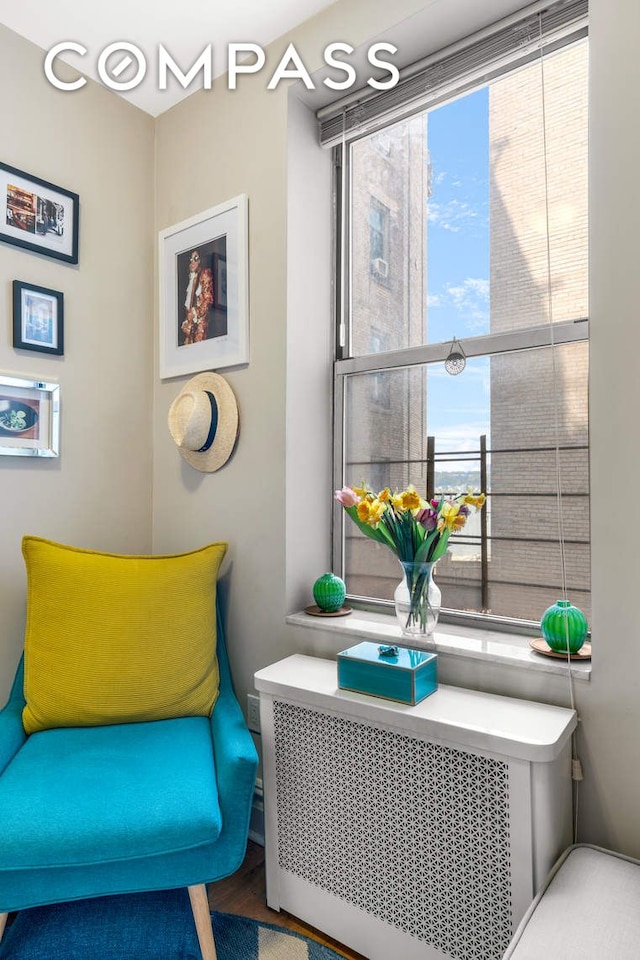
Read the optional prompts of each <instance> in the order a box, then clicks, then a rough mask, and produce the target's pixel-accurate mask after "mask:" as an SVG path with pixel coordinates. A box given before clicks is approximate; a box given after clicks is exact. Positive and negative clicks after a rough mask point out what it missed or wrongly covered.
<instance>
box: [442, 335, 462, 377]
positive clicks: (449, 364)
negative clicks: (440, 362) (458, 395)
mask: <svg viewBox="0 0 640 960" xmlns="http://www.w3.org/2000/svg"><path fill="white" fill-rule="evenodd" d="M466 365H467V358H466V356H465V353H464V350H463V349H462V344H461V343H460V341H459V340H456V338H455V337H454V338H453V340H452V341H451V350H449V356H448V357H447V359H446V360H445V362H444V368H445V370H446V371H447V373H450V374H451V376H452V377H457V375H458V374H459V373H462V371H463V370H464V368H465V367H466Z"/></svg>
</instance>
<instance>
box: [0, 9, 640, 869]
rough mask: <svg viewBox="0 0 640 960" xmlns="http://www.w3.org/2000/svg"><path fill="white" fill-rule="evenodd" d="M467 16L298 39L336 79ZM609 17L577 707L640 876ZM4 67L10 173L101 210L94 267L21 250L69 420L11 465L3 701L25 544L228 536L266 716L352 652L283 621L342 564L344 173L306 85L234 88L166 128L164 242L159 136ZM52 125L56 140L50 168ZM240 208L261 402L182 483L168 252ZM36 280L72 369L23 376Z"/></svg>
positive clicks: (140, 120) (627, 35)
mask: <svg viewBox="0 0 640 960" xmlns="http://www.w3.org/2000/svg"><path fill="white" fill-rule="evenodd" d="M464 6H465V4H464V3H462V0H461V2H460V3H458V2H457V0H448V3H447V4H442V3H438V4H426V5H425V4H419V3H409V2H400V3H397V4H395V5H394V6H393V8H389V6H388V4H386V3H382V2H364V0H341V2H340V3H337V4H335V5H333V6H332V7H330V8H329V9H328V10H327V11H326V12H325V13H324V14H322V15H320V16H318V17H317V18H315V19H314V20H312V21H310V22H309V23H307V24H305V25H304V26H303V27H302V28H301V29H300V31H299V32H297V33H295V34H294V35H293V37H294V39H295V40H296V42H299V44H300V51H301V52H302V54H303V56H305V57H307V54H308V59H309V62H312V61H313V60H314V58H316V63H319V52H318V51H321V50H322V45H323V44H324V43H327V42H329V41H331V40H336V39H347V40H352V41H353V42H360V41H364V40H368V39H369V38H370V37H374V36H377V35H380V34H383V35H384V34H388V35H390V34H391V32H392V27H394V25H395V24H396V23H398V22H400V21H401V20H402V19H403V18H405V17H409V16H410V15H411V14H412V13H413V12H414V11H415V10H417V9H418V8H420V7H422V8H424V13H425V15H428V16H431V13H433V17H434V18H436V16H440V17H441V18H442V17H445V19H446V15H447V14H449V20H450V23H449V25H448V27H447V30H448V37H449V39H453V38H454V37H455V34H456V30H457V32H458V34H460V33H461V32H466V31H465V27H467V28H471V27H472V26H473V24H471V22H470V21H469V20H468V19H465V18H463V17H461V16H460V17H456V13H459V12H460V11H461V10H462V8H463V7H464ZM503 6H504V4H503ZM513 6H515V4H513ZM591 6H592V33H591V37H592V39H591V89H592V112H591V188H590V189H591V199H590V209H591V237H592V256H591V277H592V291H591V316H592V331H591V332H592V360H591V393H590V404H591V443H592V494H593V498H592V500H593V517H592V537H593V561H592V570H593V631H594V660H593V669H594V672H593V679H592V681H591V683H590V684H585V683H579V684H577V685H576V687H577V690H576V696H577V702H578V707H579V710H580V714H581V719H582V723H581V734H580V753H581V756H582V760H583V763H584V767H585V781H584V783H583V785H582V787H581V792H580V820H581V839H583V840H591V841H594V842H599V843H603V844H606V845H610V846H612V847H615V848H617V849H620V850H622V851H624V852H625V853H627V854H632V855H636V856H638V855H640V822H639V821H638V817H637V807H638V801H639V799H640V763H638V759H639V757H638V745H637V743H638V726H639V725H640V698H638V694H637V687H638V682H637V676H638V671H639V667H640V664H639V660H640V655H639V653H638V651H639V649H640V644H639V642H638V626H637V601H636V594H637V584H636V580H637V574H636V571H637V566H638V565H637V561H636V556H635V555H636V539H637V537H636V525H637V523H636V516H635V513H634V508H635V503H634V500H633V499H632V498H633V495H634V492H635V489H634V485H635V483H636V478H637V477H638V476H639V475H640V454H639V453H638V448H637V445H636V444H635V443H634V442H633V439H634V437H635V432H636V431H635V418H636V411H638V410H640V380H639V378H638V377H637V375H636V373H635V367H634V360H633V358H634V357H635V355H636V354H637V353H638V352H639V348H640V325H639V324H638V323H637V304H638V299H639V298H638V281H637V276H638V271H637V267H636V262H635V261H636V259H637V254H636V251H637V223H638V222H639V220H640V193H639V192H638V190H637V171H638V169H640V132H639V131H638V128H637V125H636V124H634V123H633V122H632V120H633V117H634V115H635V104H636V99H637V91H638V89H639V88H640V64H639V63H638V59H637V57H636V55H635V54H636V46H637V42H638V39H640V8H638V6H637V3H636V0H592V4H591ZM466 7H467V9H469V4H466ZM487 8H488V4H487V5H486V7H485V6H484V5H483V9H484V10H485V12H487ZM492 9H495V10H497V9H498V6H496V7H495V8H492ZM443 10H444V13H443V12H442V11H443ZM451 14H453V16H452V15H451ZM434 22H435V20H434ZM405 26H409V27H411V22H410V21H408V22H407V24H406V25H405ZM445 33H446V31H445ZM417 35H418V34H417V31H416V30H413V31H412V36H413V37H414V38H415V37H416V36H417ZM434 36H435V34H434V33H431V32H430V31H429V30H426V31H423V32H422V34H420V37H422V38H424V42H429V38H433V37H434ZM443 36H444V34H443ZM413 42H414V43H415V42H416V41H415V39H414V40H413ZM278 49H279V50H280V49H282V45H281V44H280V45H279V46H278ZM0 65H1V66H0V71H1V76H2V80H3V81H4V82H3V89H5V90H11V91H12V92H13V93H14V99H13V100H12V101H11V102H10V105H9V101H8V100H7V99H5V101H4V105H2V106H0V120H1V121H2V129H3V130H4V131H7V130H14V131H15V136H14V137H9V138H8V137H6V136H5V137H4V138H3V142H4V147H3V156H2V159H3V160H5V161H6V162H10V163H13V164H14V165H16V166H19V167H22V168H24V169H26V170H31V171H33V172H34V173H41V174H42V175H44V176H45V177H49V178H50V179H51V180H53V181H54V182H58V183H60V184H62V185H65V186H68V187H70V188H72V189H75V190H77V191H78V192H79V193H80V195H81V200H82V204H83V206H82V211H83V212H82V227H81V262H80V267H79V268H78V269H74V268H69V267H64V266H62V265H60V266H58V265H56V264H55V263H54V262H53V261H51V262H49V261H47V260H45V259H44V258H39V257H34V256H32V255H28V254H25V253H22V252H20V251H14V250H13V249H12V248H11V247H5V246H4V245H2V247H1V248H0V272H1V273H2V279H3V281H4V284H5V297H6V300H5V316H6V327H7V330H6V336H5V337H3V338H0V368H2V369H4V370H5V371H6V372H18V371H25V372H26V371H32V372H34V373H37V374H38V375H41V376H43V377H44V376H45V375H46V376H47V377H52V371H54V370H55V373H56V375H57V377H58V379H59V380H60V383H61V385H62V399H63V455H62V457H61V458H60V460H59V461H57V462H52V463H49V464H44V463H43V464H39V463H26V464H23V463H21V462H18V460H11V459H10V458H1V459H2V461H3V462H0V484H1V485H2V493H3V501H5V502H7V501H8V502H9V503H10V504H11V507H10V509H9V510H8V511H6V513H5V516H4V517H3V528H2V533H3V535H2V538H1V540H0V565H1V568H2V573H3V577H2V584H1V587H0V591H1V594H0V604H1V608H2V611H3V614H4V616H3V630H4V634H3V637H2V640H1V641H0V667H1V669H2V675H1V677H0V679H1V680H2V682H3V684H5V686H6V678H7V670H8V668H9V665H11V666H13V663H14V662H15V659H16V656H17V651H18V648H19V646H20V635H21V629H22V619H23V604H24V592H23V591H24V583H23V570H22V563H21V560H20V556H19V541H20V537H21V535H22V534H23V533H24V532H32V533H41V534H44V535H50V536H54V537H58V538H59V539H62V540H66V541H70V542H77V543H81V544H87V545H91V546H96V547H106V548H111V549H122V550H139V549H148V548H149V546H150V545H151V546H152V547H153V549H154V550H155V551H161V550H168V549H170V550H173V549H182V548H188V547H191V546H195V545H199V544H201V543H204V542H206V541H208V540H213V539H219V538H224V539H227V540H229V542H230V544H231V547H230V552H229V558H228V560H227V562H226V566H225V573H224V578H223V589H224V591H225V593H226V594H227V598H228V618H229V627H230V631H229V633H230V639H231V642H232V645H233V647H232V661H233V665H234V672H235V679H236V685H237V688H238V693H239V695H240V698H241V700H242V701H244V695H245V693H246V691H247V690H248V689H250V687H251V677H252V674H253V672H254V671H255V670H256V669H258V668H259V667H261V666H263V665H264V664H266V663H268V662H269V661H273V660H275V659H277V658H279V657H281V656H284V655H286V654H288V653H291V652H294V651H299V650H301V651H304V652H312V653H316V654H319V655H330V654H331V653H335V651H336V650H337V649H340V647H341V646H342V644H340V642H339V641H336V640H333V639H331V637H330V636H329V635H328V634H327V635H325V634H323V633H322V632H316V631H306V630H302V629H295V628H293V627H290V626H286V625H285V623H284V616H285V613H286V612H287V611H288V610H291V609H294V608H295V607H300V606H302V605H303V604H304V603H305V602H309V588H310V584H311V582H312V578H313V576H314V575H318V574H319V573H320V572H323V568H324V567H325V566H326V565H328V564H329V557H330V551H329V541H328V538H327V535H326V530H327V526H328V524H327V519H328V517H329V515H330V511H331V502H330V497H329V496H328V494H327V487H326V480H327V472H326V466H323V464H325V462H326V458H327V457H328V456H329V452H330V451H329V446H328V424H329V416H330V414H329V402H328V396H327V393H326V389H327V384H328V383H329V382H330V381H329V374H328V371H329V367H328V357H329V347H330V343H329V339H328V335H327V332H326V330H327V328H326V324H327V323H328V319H329V317H328V314H329V304H330V292H328V289H327V284H328V281H329V263H328V261H327V258H326V255H324V256H323V255H322V250H323V249H324V246H323V243H324V240H323V238H328V235H329V224H330V209H329V208H328V207H327V209H326V212H325V213H324V216H323V207H322V202H321V200H320V197H321V194H322V191H323V190H324V189H325V187H326V186H327V183H328V179H329V171H328V169H327V167H326V163H325V161H324V160H323V159H321V156H322V155H320V154H319V153H318V152H317V151H316V150H315V147H314V139H313V138H314V124H313V119H312V115H311V114H310V112H309V110H308V109H307V108H306V107H304V106H303V105H302V104H301V103H299V102H298V101H297V100H295V101H291V103H290V102H289V99H288V97H287V95H286V90H285V88H284V85H281V87H280V88H279V89H278V90H277V91H275V92H273V93H267V92H266V90H265V86H266V82H267V80H266V78H244V79H246V80H247V82H246V83H244V84H242V85H241V86H240V89H239V90H237V91H236V92H235V93H233V94H229V93H227V92H225V90H224V86H222V87H220V86H219V87H218V88H217V89H216V90H215V91H214V92H211V93H208V94H205V93H203V94H196V95H194V96H193V97H191V98H189V99H188V100H187V101H185V102H184V103H183V104H181V105H180V106H178V107H177V108H175V109H174V110H172V111H171V112H169V113H168V114H166V115H164V116H163V117H161V118H160V119H159V120H158V122H157V124H156V125H155V128H156V136H157V155H156V168H157V185H156V197H157V203H156V222H155V225H152V223H151V214H150V207H151V201H150V198H149V190H150V186H151V179H152V171H153V169H154V165H153V158H152V155H151V149H152V136H153V124H152V122H151V121H150V120H149V119H148V118H145V117H144V116H142V115H140V114H139V113H137V112H136V111H133V110H132V109H131V108H129V107H127V106H126V105H124V104H121V103H120V101H119V100H118V99H117V98H116V97H114V96H112V95H111V94H108V93H106V92H104V91H101V90H98V89H97V88H95V86H94V85H90V86H89V87H88V88H86V90H85V92H84V94H83V95H82V96H81V97H79V98H76V97H75V96H67V95H64V94H57V93H55V92H53V91H51V90H50V89H49V88H48V87H46V86H45V83H44V81H42V80H41V79H40V74H41V71H40V65H39V62H38V55H37V54H36V52H35V51H34V49H33V48H32V47H30V46H29V45H28V44H24V43H23V42H22V41H20V40H18V39H17V38H15V37H13V36H12V35H11V34H8V33H6V32H2V33H0ZM241 79H243V78H241ZM35 111H37V116H38V122H39V130H38V132H36V130H35V127H34V124H33V123H32V117H33V115H34V112H35ZM43 126H44V129H45V131H46V132H47V133H48V134H49V135H48V137H47V150H46V155H44V156H43V151H42V146H41V144H42V142H43V139H42V136H41V131H42V128H43ZM305 157H306V161H305ZM305 162H306V163H307V167H305ZM306 168H308V170H309V173H310V176H309V178H308V179H305V176H304V170H305V169H306ZM292 184H293V185H295V186H296V191H295V193H294V194H292V192H291V187H292ZM238 193H246V194H248V196H249V204H250V283H251V289H250V295H251V363H250V364H249V366H248V367H246V368H244V369H238V370H233V371H228V372H226V373H227V375H228V378H229V381H230V382H231V384H232V385H233V387H234V389H235V391H236V393H237V396H238V403H239V407H240V416H241V434H240V440H239V444H238V448H237V451H236V453H235V454H234V457H233V459H232V460H231V461H230V463H229V464H228V466H226V467H225V468H224V469H223V470H221V471H220V472H219V473H217V474H210V475H207V474H197V473H196V472H195V471H192V470H189V469H188V468H187V467H186V466H185V465H183V462H182V460H181V458H180V457H179V456H178V454H177V452H176V450H175V448H174V446H173V444H172V442H171V440H170V439H169V436H168V433H167V429H166V415H167V410H168V407H169V405H170V402H171V400H172V399H173V397H174V396H175V395H176V393H177V392H178V390H179V388H180V386H181V384H182V383H183V382H184V380H185V379H186V378H182V379H180V380H175V381H164V382H160V381H159V379H158V376H157V366H156V362H155V356H154V357H153V358H152V357H151V342H152V318H151V311H150V302H151V298H152V296H154V293H153V291H154V289H155V286H152V284H151V278H152V263H153V258H154V252H155V230H157V229H162V228H163V227H166V226H168V225H170V224H173V223H176V222H179V221H180V220H182V219H185V218H187V217H189V216H191V215H193V214H196V213H198V212H199V211H201V210H203V209H205V208H207V207H210V206H213V205H215V204H216V203H218V202H220V201H222V200H224V199H227V198H228V197H232V196H235V195H236V194H238ZM292 197H293V198H295V200H296V203H295V204H294V203H293V200H292ZM292 206H295V210H293V209H292ZM123 209H126V211H127V219H126V230H124V231H121V232H116V230H117V226H118V224H117V223H115V222H114V218H113V211H114V210H120V211H121V210H123ZM307 212H309V216H308V217H306V216H305V213H307ZM154 226H155V230H154ZM316 258H317V262H316ZM316 266H317V269H316ZM14 277H19V278H21V279H27V280H29V279H32V280H34V281H39V282H42V283H43V284H44V285H49V286H52V287H55V288H56V289H63V290H64V291H65V294H66V295H67V298H68V321H67V322H68V326H67V342H68V348H67V354H66V356H65V357H64V359H63V360H60V361H55V360H51V359H49V358H45V357H44V356H43V357H42V358H40V357H39V356H38V355H37V354H34V355H32V356H29V357H25V356H22V355H20V356H18V355H17V354H16V353H15V352H14V351H13V350H12V348H11V347H9V346H8V345H7V344H8V342H9V341H8V336H9V334H8V330H9V292H8V290H9V281H10V280H11V279H13V278H14ZM305 305H306V309H305ZM294 307H295V309H294ZM152 359H153V365H152ZM151 398H153V418H152V420H151V413H150V406H149V404H150V400H151ZM114 411H115V414H116V415H115V416H114ZM150 425H152V429H151V431H150V430H149V427H150ZM151 441H152V442H153V464H152V463H151V459H150V457H151ZM285 454H286V467H285ZM612 491H613V494H614V495H615V494H616V493H617V494H618V495H619V496H620V497H622V498H626V499H624V509H623V511H622V512H620V511H616V512H614V509H613V508H612V506H611V497H612ZM151 500H152V503H153V521H151V517H150V513H149V511H150V503H151ZM151 533H152V534H153V537H152V541H151ZM441 675H442V678H443V679H444V680H445V681H449V682H455V683H459V684H464V685H468V686H475V687H480V688H484V689H487V690H494V691H497V692H508V693H512V694H514V695H519V696H530V697H533V698H537V699H541V700H548V701H552V702H557V703H567V701H568V696H569V694H568V689H567V686H566V684H565V683H564V681H560V680H555V679H554V680H551V681H547V680H545V681H544V684H543V683H542V682H541V681H539V680H538V678H537V677H536V676H532V675H531V673H530V672H524V671H516V670H513V669H511V668H500V667H497V666H493V665H488V664H480V665H479V664H478V663H477V662H471V661H465V660H463V659H459V660H457V661H455V662H447V660H446V658H443V660H442V663H441Z"/></svg>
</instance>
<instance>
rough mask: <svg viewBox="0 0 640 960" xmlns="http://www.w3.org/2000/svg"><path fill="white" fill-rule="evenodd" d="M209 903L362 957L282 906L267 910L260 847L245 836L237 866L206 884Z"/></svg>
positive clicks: (344, 954) (357, 958) (351, 959)
mask: <svg viewBox="0 0 640 960" xmlns="http://www.w3.org/2000/svg"><path fill="white" fill-rule="evenodd" d="M209 904H210V906H211V909H212V910H219V911H220V912H221V913H236V914H240V915H241V916H243V917H251V918H252V919H253V920H261V921H262V922H263V923H272V924H275V925H276V926H280V927H286V928H287V929H288V930H295V932H296V933H302V934H304V935H305V936H306V937H310V938H311V939H312V940H317V941H318V942H319V943H322V944H324V945H325V947H331V949H332V950H335V952H336V953H338V954H340V956H342V957H347V958H348V960H366V957H363V956H362V954H360V953H354V952H353V950H349V949H348V948H347V947H344V946H342V944H339V943H336V941H335V940H332V939H331V938H330V937H327V936H325V935H324V934H323V933H321V932H320V931H319V930H315V929H314V928H313V927H309V926H307V925H306V924H304V923H302V921H301V920H298V919H297V918H296V917H293V916H291V914H289V913H287V912H286V911H285V910H281V911H280V912H278V911H277V910H271V909H270V908H269V907H268V906H267V903H266V893H265V870H264V848H263V847H261V846H260V845H259V844H257V843H254V842H253V841H252V840H249V845H248V847H247V855H246V857H245V860H244V863H243V864H242V866H241V867H240V869H239V870H238V871H237V872H236V873H235V874H234V875H233V876H232V877H229V878H228V879H227V880H219V881H218V883H211V884H209Z"/></svg>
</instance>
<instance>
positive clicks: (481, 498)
mask: <svg viewBox="0 0 640 960" xmlns="http://www.w3.org/2000/svg"><path fill="white" fill-rule="evenodd" d="M486 499H487V498H486V497H485V495H484V493H480V494H479V495H478V496H477V497H476V496H474V494H473V493H471V491H469V493H468V494H467V495H466V497H465V498H464V503H465V504H466V505H467V506H468V507H475V508H476V510H481V509H482V507H483V506H484V502H485V500H486Z"/></svg>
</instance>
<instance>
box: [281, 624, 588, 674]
mask: <svg viewBox="0 0 640 960" xmlns="http://www.w3.org/2000/svg"><path fill="white" fill-rule="evenodd" d="M286 622H287V623H290V624H292V625H294V626H296V627H306V628H308V629H311V630H322V631H323V632H324V633H329V634H332V635H333V636H335V637H336V638H338V637H339V638H340V643H341V644H342V645H343V646H344V647H347V646H350V645H353V644H354V643H357V642H359V641H360V640H377V641H379V642H381V643H401V644H403V645H405V646H408V645H409V641H408V640H407V639H406V638H402V635H401V633H400V628H399V627H398V626H397V625H396V623H395V621H394V620H392V619H391V617H386V616H384V614H379V613H371V612H369V611H366V610H354V611H353V613H352V614H350V615H349V616H346V617H314V616H311V615H310V614H308V613H304V611H300V612H299V613H292V614H290V615H289V616H288V617H287V618H286ZM434 640H435V643H430V644H429V645H428V649H429V650H433V651H434V652H435V653H438V654H440V655H444V656H452V657H464V658H466V659H471V660H484V661H488V662H490V663H495V664H503V665H505V666H509V667H518V668H523V669H525V670H527V671H529V670H531V671H534V672H538V673H543V674H544V673H546V674H556V675H557V676H564V677H566V676H567V674H568V672H569V665H568V664H567V663H566V662H565V661H564V660H555V659H553V658H552V657H544V656H542V655H541V654H538V653H535V652H534V651H533V650H531V648H530V647H529V638H528V637H523V636H519V635H516V634H510V633H504V632H502V631H498V630H490V629H480V628H478V627H467V626H461V625H459V624H451V623H440V624H438V628H437V630H436V632H435V635H434ZM411 645H412V646H414V647H418V646H420V644H419V643H417V642H415V641H411ZM425 646H426V645H425ZM571 675H572V677H574V679H576V680H586V681H588V680H590V679H591V661H590V660H573V661H572V662H571Z"/></svg>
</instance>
